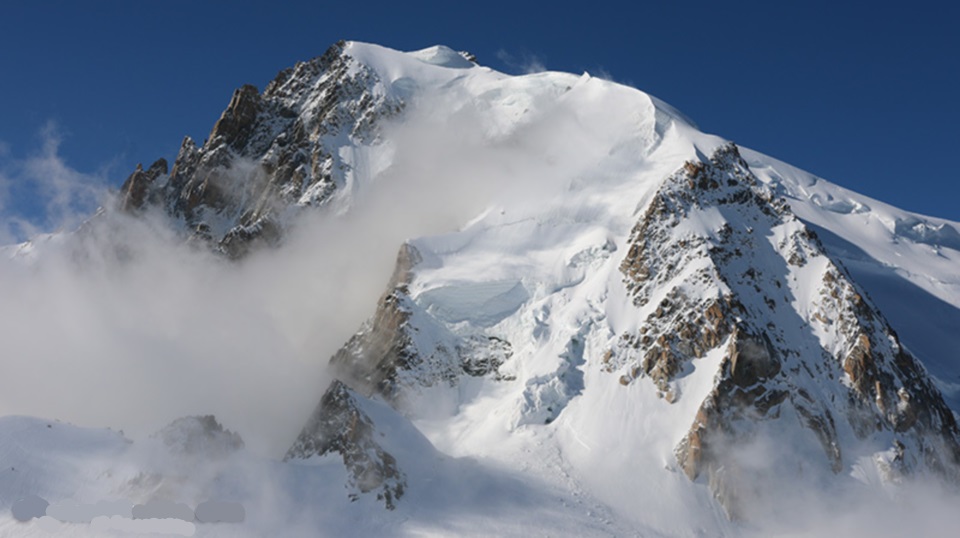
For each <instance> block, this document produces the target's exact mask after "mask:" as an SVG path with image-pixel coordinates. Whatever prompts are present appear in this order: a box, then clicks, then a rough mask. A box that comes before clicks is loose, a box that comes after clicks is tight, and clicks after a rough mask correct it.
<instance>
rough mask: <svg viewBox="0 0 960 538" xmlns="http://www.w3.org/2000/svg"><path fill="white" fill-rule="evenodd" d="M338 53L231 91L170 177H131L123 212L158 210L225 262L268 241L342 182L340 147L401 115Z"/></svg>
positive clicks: (340, 48)
mask: <svg viewBox="0 0 960 538" xmlns="http://www.w3.org/2000/svg"><path fill="white" fill-rule="evenodd" d="M345 47H346V43H344V42H339V43H337V44H335V45H333V46H332V47H330V49H329V50H327V51H326V52H325V53H324V54H323V55H322V56H320V57H318V58H315V59H313V60H310V61H307V62H302V63H299V64H297V65H296V66H295V67H293V68H290V69H286V70H284V71H281V72H280V73H279V74H278V75H277V77H276V78H275V79H274V80H273V81H272V82H270V84H268V85H267V87H266V89H265V90H264V91H263V92H262V93H260V92H259V91H258V90H257V88H256V87H254V86H250V85H245V86H243V87H241V88H240V89H238V90H236V91H235V92H234V94H233V97H232V98H231V99H230V103H229V105H228V106H227V108H226V110H224V111H223V114H222V115H221V116H220V119H219V120H217V123H216V124H215V125H214V127H213V130H212V131H211V132H210V136H209V138H208V140H207V141H206V142H204V144H203V145H202V146H197V144H196V143H195V142H194V141H193V140H192V139H190V138H189V137H187V138H185V139H184V140H183V143H182V144H181V146H180V151H179V153H178V155H177V158H176V161H175V162H174V164H173V167H172V169H171V170H170V173H169V174H167V167H166V162H165V161H163V160H161V161H157V163H155V164H154V165H153V166H151V167H150V169H149V170H147V171H143V170H142V169H139V168H138V170H137V171H135V172H134V173H133V174H132V175H131V176H130V179H128V180H127V182H126V183H125V184H124V186H123V187H122V196H121V202H120V205H121V207H122V208H123V209H125V210H130V209H142V208H143V207H144V206H145V205H149V206H155V207H158V208H160V209H162V210H163V211H165V212H166V213H167V214H169V215H171V216H172V217H174V218H175V219H177V220H178V221H179V222H181V223H182V225H183V227H184V229H185V230H187V232H188V233H189V234H191V235H192V238H193V240H195V241H201V242H203V243H207V244H209V245H210V246H211V247H212V248H214V249H216V250H219V251H221V252H223V253H224V254H226V255H227V256H229V257H233V258H236V257H240V256H243V255H244V254H245V253H246V252H247V251H248V250H249V248H250V247H251V246H254V244H255V243H257V242H260V243H264V244H275V243H276V242H277V241H279V238H280V236H281V231H282V229H283V227H284V224H285V223H286V221H287V218H288V217H290V216H291V211H294V212H295V210H296V208H300V207H305V206H319V205H323V204H325V203H327V202H328V201H329V200H330V198H331V196H332V195H333V193H334V192H335V191H336V190H337V189H340V188H343V187H344V186H345V185H346V184H347V183H348V182H349V178H350V172H351V164H350V162H348V161H347V160H345V159H344V155H345V153H343V152H342V151H341V149H343V148H354V147H357V146H363V145H369V144H376V143H377V141H378V140H377V137H378V130H377V125H378V121H379V120H380V119H381V118H386V117H391V116H393V115H396V114H397V113H398V112H400V110H402V108H403V103H402V102H401V101H400V100H399V99H397V98H394V97H390V96H388V95H387V92H386V89H385V86H384V84H383V83H382V82H381V81H380V79H379V77H378V75H377V74H376V72H374V71H373V70H372V69H370V68H369V67H367V66H365V65H363V64H360V63H358V62H356V61H355V60H354V59H353V58H351V57H350V56H349V55H348V54H347V53H346V52H345Z"/></svg>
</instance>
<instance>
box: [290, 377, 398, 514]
mask: <svg viewBox="0 0 960 538" xmlns="http://www.w3.org/2000/svg"><path fill="white" fill-rule="evenodd" d="M357 398H358V396H356V395H355V393H353V392H352V391H351V390H350V389H349V388H348V387H347V386H346V385H344V384H343V383H342V382H340V381H334V382H333V383H331V384H330V387H329V388H328V389H327V391H326V392H325V393H324V395H323V398H321V400H320V403H319V404H318V405H317V408H316V409H315V410H314V412H313V414H312V415H311V416H310V419H309V420H308V421H307V424H306V425H305V426H304V427H303V430H302V431H301V432H300V435H299V436H298V437H297V439H296V441H294V443H293V446H292V447H290V450H288V451H287V454H286V456H284V461H289V460H291V459H308V458H310V457H312V456H323V455H325V454H330V453H337V454H340V456H341V457H342V458H343V464H344V465H345V466H346V467H347V471H348V472H349V473H350V479H349V486H350V487H351V489H352V490H353V491H352V492H351V493H350V497H351V499H354V500H356V499H357V498H358V496H359V494H362V493H369V492H374V491H375V492H376V495H377V499H379V500H382V501H383V502H384V505H385V506H386V507H387V509H389V510H393V509H394V508H395V507H396V504H395V503H396V501H397V500H398V499H399V498H400V497H402V496H403V492H404V488H405V487H406V477H405V476H404V474H403V472H402V471H400V469H399V468H398V467H397V461H396V459H395V458H394V457H393V456H392V455H390V454H389V453H388V452H386V451H385V450H384V449H383V448H382V447H381V446H380V445H379V444H378V443H377V441H376V435H375V433H376V429H375V426H374V424H373V422H372V421H371V420H370V417H369V416H367V414H366V413H364V412H363V410H362V409H361V406H360V405H359V403H358V401H357Z"/></svg>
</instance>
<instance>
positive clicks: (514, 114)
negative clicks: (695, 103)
mask: <svg viewBox="0 0 960 538" xmlns="http://www.w3.org/2000/svg"><path fill="white" fill-rule="evenodd" d="M346 53H347V54H349V55H350V56H352V57H353V58H355V59H356V60H357V61H358V62H359V63H361V64H364V65H366V66H368V67H370V68H371V69H373V70H374V71H375V72H376V73H377V75H378V76H379V78H380V84H382V89H383V91H386V92H389V93H391V95H394V96H396V97H398V98H400V99H402V100H404V101H405V102H407V103H408V105H409V106H408V111H407V113H408V114H417V115H418V116H419V118H420V121H421V122H423V124H424V125H427V126H430V127H437V126H438V125H445V124H446V125H449V126H451V132H446V131H444V132H441V133H440V134H439V135H433V136H423V137H421V138H420V139H415V138H411V139H410V140H395V139H392V138H391V137H390V134H389V132H388V134H386V135H385V136H384V142H383V143H382V144H380V145H375V146H370V147H366V148H363V149H362V150H358V151H357V153H356V154H355V155H353V156H350V157H349V160H350V162H352V163H353V167H354V168H353V173H352V176H351V178H352V179H351V180H352V181H353V182H355V185H352V186H351V187H350V188H349V189H346V190H345V191H344V192H347V191H349V192H350V196H360V195H362V194H363V193H365V192H375V191H376V189H378V188H381V185H383V184H385V183H386V182H387V181H388V180H389V179H390V178H391V173H392V172H394V171H396V169H397V167H398V166H400V165H402V164H403V158H404V154H403V152H404V151H407V150H409V149H410V147H411V145H412V144H413V145H415V144H417V143H423V144H431V143H434V142H436V140H437V139H440V138H443V137H448V138H450V139H451V140H448V141H447V143H449V144H450V146H449V147H437V148H435V150H431V151H427V152H426V154H427V155H431V154H433V153H432V151H435V152H436V153H435V155H436V156H437V159H438V160H440V161H444V163H446V159H447V158H448V157H450V156H451V155H452V157H453V158H455V159H459V158H461V157H462V158H466V157H464V156H465V155H473V156H474V157H475V158H476V160H477V166H476V167H474V168H472V170H474V172H473V173H474V174H475V175H474V176H473V177H471V178H470V179H471V181H476V182H488V183H489V185H490V189H489V190H484V191H482V192H483V193H484V194H485V195H486V198H484V199H483V200H484V202H485V203H484V207H481V208H476V209H477V211H476V212H475V213H473V214H469V215H462V218H463V220H462V221H461V223H460V224H461V225H460V226H459V227H458V228H457V229H455V230H450V231H448V232H447V233H442V234H438V235H430V236H426V237H413V238H410V241H409V242H410V244H411V245H413V246H414V247H415V248H416V249H417V251H418V252H419V253H420V255H421V257H422V261H421V262H420V263H419V264H418V265H417V266H416V267H415V268H414V276H413V279H412V281H411V283H410V286H409V291H410V295H411V297H412V298H413V300H414V301H415V302H416V303H417V305H418V306H420V307H422V309H423V310H424V311H425V312H426V313H427V314H429V315H430V316H432V317H433V318H434V319H436V320H437V321H439V322H440V323H441V324H442V325H443V327H444V330H449V331H452V332H453V333H454V334H456V335H458V336H461V337H471V336H482V337H488V336H492V337H497V338H500V339H503V340H506V341H509V342H511V343H512V346H513V349H512V351H513V355H512V357H511V358H510V359H509V360H508V361H507V362H506V363H505V364H504V365H503V366H502V367H501V369H500V372H501V373H502V374H503V375H505V376H508V377H509V379H508V380H500V381H496V380H493V379H490V378H470V377H464V378H463V379H461V380H460V382H459V383H456V384H454V385H452V386H448V385H437V386H433V387H430V388H424V389H422V390H421V391H420V392H418V393H414V394H411V395H409V396H408V398H407V399H406V400H405V401H404V404H403V408H402V409H401V410H400V411H401V412H402V414H401V413H398V412H396V411H394V410H393V409H391V408H390V407H389V406H387V405H386V404H383V403H381V402H378V401H374V400H369V401H366V403H365V405H367V406H368V407H367V408H366V411H367V412H368V414H369V415H370V416H371V418H373V420H374V423H375V424H376V426H377V428H378V429H379V430H380V431H381V432H383V433H384V439H385V441H384V442H383V444H384V447H385V449H386V450H387V451H388V452H390V453H392V454H393V455H394V456H396V458H397V460H398V465H399V467H400V468H401V469H402V470H403V471H404V472H405V473H406V475H407V477H408V479H409V482H410V483H409V488H408V492H407V493H406V495H405V496H404V497H402V498H401V499H400V500H399V501H398V503H397V509H396V510H395V511H386V510H384V509H383V505H382V503H377V502H376V501H375V500H373V499H372V498H369V497H363V496H362V497H361V498H360V500H358V501H356V502H350V501H349V500H348V499H347V497H346V495H345V493H344V489H343V484H344V482H345V476H346V474H345V473H346V471H345V469H344V466H343V465H342V463H341V462H340V459H339V457H338V456H329V455H328V456H324V457H322V458H315V459H314V460H310V461H307V462H305V463H279V462H277V461H274V460H270V459H268V458H265V457H262V456H259V455H254V454H251V453H249V452H246V451H241V452H240V453H238V454H236V455H234V456H231V457H230V458H227V459H225V460H223V461H216V462H202V463H200V464H198V463H196V462H189V461H181V460H179V459H178V458H177V457H176V456H172V455H169V454H166V453H163V451H162V450H160V449H159V448H157V447H155V446H152V445H151V444H150V442H149V441H142V442H141V441H139V440H138V441H137V442H134V443H129V442H128V441H126V440H125V439H124V438H123V437H122V436H121V435H119V434H116V433H114V432H110V431H103V430H89V429H84V428H80V427H74V426H70V425H66V424H60V423H55V422H54V423H49V424H50V426H48V422H46V421H45V420H41V419H32V418H24V417H5V418H2V419H0V461H2V462H3V463H4V466H3V470H0V510H8V509H9V507H10V506H11V505H12V503H13V501H14V500H15V497H18V496H22V495H27V494H35V495H39V496H41V497H43V498H45V499H47V500H48V501H50V502H51V503H54V502H62V501H70V500H72V501H76V502H84V503H94V502H97V501H98V500H126V501H130V502H142V501H143V500H145V499H147V498H150V497H151V496H153V495H157V494H158V491H161V490H162V492H163V494H164V495H167V496H169V497H170V498H171V499H173V500H177V501H179V502H185V503H187V504H190V505H191V506H195V505H196V503H197V502H199V501H201V500H203V499H205V498H222V499H227V500H235V501H238V502H241V503H242V504H243V505H244V507H245V508H246V510H247V521H246V522H245V523H244V524H240V525H234V524H221V525H201V524H197V525H195V532H196V534H197V535H211V536H216V535H231V536H232V535H251V536H255V535H263V534H273V533H274V531H275V530H276V529H277V528H283V529H285V531H284V532H283V534H284V535H298V534H299V535H316V534H318V533H319V534H321V535H331V536H332V535H370V536H373V535H379V536H382V535H397V536H401V535H402V536H428V535H436V536H449V535H476V536H490V535H500V536H520V535H523V536H558V535H569V536H574V535H576V536H632V535H636V536H720V535H730V536H739V535H750V534H752V533H754V532H761V533H762V531H758V529H757V528H756V527H750V526H749V525H743V524H740V523H736V522H730V521H727V519H726V518H725V516H724V515H723V512H722V510H721V509H720V508H719V507H718V505H717V503H716V502H715V501H714V500H713V499H712V498H711V495H710V492H709V489H708V488H707V487H706V484H705V483H703V481H702V480H701V481H699V482H691V481H690V480H688V479H687V478H686V476H684V475H683V473H681V472H679V470H678V469H677V468H676V460H675V457H674V452H673V451H674V448H675V447H676V446H677V444H678V443H679V441H680V440H681V439H682V437H683V435H684V434H685V433H686V431H687V430H688V429H689V427H690V425H691V423H692V422H693V421H694V417H695V415H696V412H697V408H698V406H699V405H700V403H701V402H702V400H703V398H704V396H705V395H706V394H707V393H708V392H709V391H710V389H711V388H712V382H713V377H714V375H715V374H716V372H717V367H718V364H719V361H720V359H721V357H720V356H719V354H718V353H715V352H714V353H711V354H708V355H707V356H706V357H704V358H701V359H697V360H695V361H694V362H693V363H692V364H693V368H692V371H690V372H689V373H686V374H685V375H683V376H682V377H681V378H680V379H679V380H678V382H677V383H678V388H679V392H680V394H681V395H682V397H681V398H680V399H679V400H678V401H677V402H676V403H673V404H671V403H668V402H667V401H665V400H664V399H663V398H660V397H658V395H657V388H656V387H655V386H654V385H653V384H652V383H649V382H645V381H644V380H639V381H638V382H635V383H631V384H630V385H628V386H621V385H620V383H619V373H617V374H611V373H609V372H605V371H603V369H602V363H601V361H600V357H601V356H602V355H603V354H604V352H605V350H607V349H609V348H611V347H612V346H613V345H614V344H615V343H616V341H617V339H618V337H619V335H620V334H622V333H623V332H624V331H625V330H627V329H629V328H635V327H637V326H638V325H639V324H640V323H641V321H642V320H643V319H644V318H645V317H646V315H647V312H646V311H644V310H642V309H640V308H638V307H636V306H634V305H633V303H632V301H631V299H630V298H628V296H627V291H626V289H625V287H624V284H623V282H622V278H623V275H622V274H621V273H620V271H619V264H620V262H621V260H622V259H623V255H624V253H625V252H626V249H627V240H628V236H629V233H630V230H631V229H632V227H633V226H634V225H635V224H636V222H637V220H638V218H639V217H640V215H641V214H642V211H643V209H644V208H645V207H646V204H647V202H648V201H649V200H650V199H651V197H652V195H653V194H654V192H655V191H656V189H657V188H658V187H659V186H660V184H661V183H662V182H663V180H664V178H666V177H667V176H669V175H670V174H671V173H673V172H674V171H676V170H677V169H678V168H679V167H680V166H682V164H683V163H684V162H685V161H688V160H696V159H698V158H700V157H701V156H704V155H706V156H709V155H710V154H712V153H713V151H714V150H715V149H716V148H717V147H719V146H721V145H722V144H724V143H725V140H723V139H722V138H720V137H717V136H713V135H708V134H705V133H702V132H700V131H699V130H698V129H697V127H696V126H695V125H693V124H692V122H690V121H689V120H687V119H686V118H685V117H683V116H682V115H681V114H680V113H678V112H676V111H675V110H674V109H672V108H671V107H669V106H668V105H666V104H664V103H662V102H661V101H659V100H657V99H655V98H652V97H650V96H648V95H646V94H645V93H643V92H641V91H639V90H636V89H634V88H629V87H625V86H622V85H619V84H615V83H613V82H610V81H606V80H602V79H600V78H596V77H592V76H590V75H589V74H586V73H584V74H582V75H573V74H568V73H557V72H545V73H537V74H531V75H524V76H508V75H505V74H503V73H498V72H496V71H493V70H490V69H488V68H485V67H482V66H477V65H475V64H473V63H471V62H468V61H466V60H465V59H463V57H462V56H461V55H460V54H458V53H457V52H455V51H453V50H451V49H449V48H446V47H442V46H437V47H431V48H427V49H423V50H420V51H416V52H411V53H401V52H397V51H394V50H390V49H387V48H384V47H380V46H376V45H370V44H364V43H358V42H352V43H349V44H348V46H347V49H346ZM404 128H405V127H404V126H403V125H400V126H399V127H398V129H399V131H398V132H400V133H404V132H406V131H404V130H403V129H404ZM457 129H463V130H459V131H458V130H457ZM408 134H409V133H408ZM421 149H422V148H421ZM428 149H429V148H428ZM464 150H469V153H468V152H467V151H464ZM445 152H448V153H445ZM742 155H743V157H744V159H745V160H746V161H747V163H748V164H749V166H750V168H751V170H752V171H753V172H754V173H755V174H756V175H757V177H758V178H760V180H761V181H762V182H764V183H765V184H767V185H769V186H770V187H771V188H772V189H773V190H774V192H775V193H777V194H778V195H781V196H785V197H786V198H787V200H788V202H789V204H790V206H791V207H792V209H793V211H794V212H795V213H796V214H797V215H798V216H799V217H800V218H801V219H802V220H803V221H804V223H806V224H808V225H811V226H812V227H813V228H814V229H815V230H816V231H817V233H818V234H819V236H820V238H821V240H823V241H824V243H825V244H826V246H827V249H828V252H829V253H830V254H831V255H832V256H833V257H835V258H839V259H840V260H842V262H843V264H844V265H845V266H846V267H847V269H848V270H849V271H850V272H851V273H852V275H853V276H854V278H855V280H856V281H857V282H858V283H859V284H860V285H861V286H862V287H863V288H864V289H865V290H866V291H867V292H868V293H869V295H870V296H871V297H872V299H873V300H874V301H875V302H876V304H878V305H879V307H880V309H881V311H882V312H883V313H884V315H885V316H886V317H887V318H888V319H889V321H890V322H891V324H892V326H893V327H894V328H895V329H896V330H897V331H898V333H899V335H900V337H901V339H902V341H903V342H904V343H905V345H906V346H907V347H908V348H909V349H910V350H911V352H912V353H914V354H915V355H916V356H917V357H918V358H919V359H920V360H921V361H922V362H923V364H924V365H925V366H926V368H927V369H928V371H929V372H930V374H931V375H933V376H934V377H935V379H936V382H937V384H938V386H939V388H940V389H941V390H942V391H943V393H944V396H945V398H946V400H947V402H948V404H949V405H950V406H951V407H952V408H953V409H954V410H955V411H957V410H960V360H958V359H960V357H958V356H957V352H956V349H957V346H956V343H957V336H956V331H957V329H958V328H960V234H958V231H960V224H958V223H955V222H950V221H946V220H943V219H937V218H933V217H927V216H922V215H916V214H912V213H909V212H906V211H902V210H900V209H897V208H895V207H893V206H891V205H889V204H885V203H883V202H880V201H877V200H873V199H870V198H868V197H865V196H862V195H859V194H857V193H854V192H851V191H849V190H846V189H844V188H842V187H839V186H837V185H834V184H832V183H829V182H827V181H826V180H823V179H820V178H817V177H815V176H812V175H810V174H808V173H806V172H803V171H802V170H799V169H797V168H794V167H792V166H790V165H787V164H785V163H782V162H780V161H778V160H776V159H774V158H771V157H768V156H765V155H762V154H760V153H757V152H754V151H751V150H747V149H743V150H742ZM489 160H496V161H497V163H495V164H491V163H490V162H489ZM471 163H472V161H471ZM424 166H428V165H424ZM441 169H442V170H443V171H444V172H447V171H451V170H453V171H456V170H460V168H458V166H457V164H456V163H454V164H449V163H446V164H443V165H442V166H441ZM467 192H473V191H472V190H470V189H467ZM342 203H343V204H345V205H350V204H352V203H353V202H350V201H342ZM722 222H723V216H722V215H720V214H719V213H717V212H712V211H709V210H708V211H704V212H702V213H701V214H699V215H696V216H695V218H692V219H691V226H694V227H698V228H699V230H690V232H691V233H692V232H696V231H699V232H705V231H709V230H716V229H718V228H719V226H720V225H721V224H722ZM778 233H779V232H778ZM40 246H41V245H39V244H37V245H36V246H34V245H33V244H30V245H21V246H17V247H15V248H7V249H5V250H3V251H0V252H2V253H3V256H4V257H5V258H7V257H10V258H14V259H16V258H24V257H32V256H35V254H36V253H35V250H36V249H38V248H40ZM384 248H389V249H394V248H396V245H389V246H384ZM692 269H693V268H685V270H692ZM808 284H809V283H806V282H804V281H802V280H801V281H798V282H797V283H796V284H795V287H794V289H793V290H792V291H793V293H794V295H796V296H798V297H802V296H803V295H804V293H807V292H806V291H805V288H804V286H807V285H808ZM658 302H659V301H658V300H652V301H650V304H651V305H656V304H657V303H658ZM432 337H433V336H432V335H430V334H421V335H419V337H418V338H422V339H423V340H424V341H428V340H430V339H431V338H432ZM436 338H437V339H441V338H447V336H445V335H439V334H438V335H436ZM323 389H324V387H318V388H317V396H318V398H319V396H320V394H321V392H322V390H323ZM304 412H305V410H291V413H299V414H301V415H302V414H303V413H304ZM225 426H226V427H228V428H230V427H231V424H225ZM291 441H292V440H291ZM190 465H193V466H194V467H190ZM7 468H9V469H10V470H9V471H8V470H7ZM190 469H200V470H201V471H202V472H196V473H193V472H190ZM870 469H871V466H870V463H869V461H867V462H866V464H863V462H861V464H858V465H857V466H854V467H850V468H848V469H846V470H845V471H844V473H845V474H846V475H850V476H853V477H854V478H857V477H859V480H860V481H861V482H870V479H869V478H865V477H868V476H869V475H870V472H871V471H870ZM779 471H781V470H771V472H779ZM151 473H154V474H155V475H156V476H160V477H162V482H163V487H159V486H155V485H153V483H150V484H151V485H150V486H149V487H148V486H147V485H145V484H146V483H147V482H149V481H146V480H144V479H143V476H144V475H151ZM138 477H140V478H139V479H138ZM131 484H135V485H131ZM191 503H192V504H191ZM831 521H833V520H831ZM42 523H43V522H36V521H35V522H31V523H20V522H16V521H14V520H13V519H12V518H11V517H10V516H9V512H8V511H7V512H3V513H2V514H0V534H3V533H6V534H11V535H13V534H16V535H23V536H28V535H37V536H43V535H47V534H46V533H47V530H45V529H47V528H49V525H52V523H50V522H49V521H48V522H47V524H48V526H47V527H44V526H43V525H42ZM58 525H59V526H57V527H56V531H57V533H56V534H55V535H61V534H60V533H63V534H66V535H86V534H88V533H90V534H95V533H94V532H93V531H92V530H91V527H89V526H88V525H86V524H80V523H74V524H62V525H60V524H58ZM811 525H812V524H811ZM838 525H839V527H838V528H843V527H842V525H840V524H838ZM868 527H869V528H871V529H872V528H874V527H873V526H868ZM893 528H894V529H896V527H893ZM901 529H902V528H901ZM780 530H781V531H782V530H783V529H780ZM928 530H929V528H928ZM888 531H890V528H888V529H877V530H876V532H877V533H876V534H873V535H875V536H876V535H880V536H883V535H887V534H886V533H887V532H888ZM809 532H811V533H814V532H815V531H809Z"/></svg>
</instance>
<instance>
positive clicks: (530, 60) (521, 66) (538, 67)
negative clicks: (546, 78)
mask: <svg viewBox="0 0 960 538" xmlns="http://www.w3.org/2000/svg"><path fill="white" fill-rule="evenodd" d="M497 59H498V60H500V61H501V62H503V63H504V64H506V65H507V67H510V68H512V69H517V70H519V71H520V72H521V73H523V74H526V75H529V74H531V73H542V72H544V71H546V70H547V67H546V65H544V63H543V61H542V60H541V59H540V58H539V57H538V56H537V55H536V54H532V53H529V52H524V53H521V54H520V56H519V57H517V56H516V55H514V54H511V53H509V52H507V51H506V50H503V49H501V50H499V51H497Z"/></svg>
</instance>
